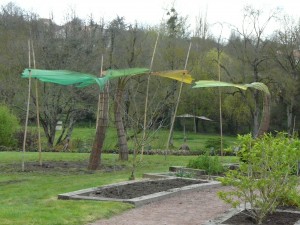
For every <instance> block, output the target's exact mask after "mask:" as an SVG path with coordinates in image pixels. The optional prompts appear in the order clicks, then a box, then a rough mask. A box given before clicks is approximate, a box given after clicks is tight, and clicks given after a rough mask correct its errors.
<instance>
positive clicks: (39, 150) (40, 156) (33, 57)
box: [31, 41, 43, 166]
mask: <svg viewBox="0 0 300 225" xmlns="http://www.w3.org/2000/svg"><path fill="white" fill-rule="evenodd" d="M31 49H32V59H33V68H34V69H36V65H35V53H34V48H33V42H32V41H31ZM35 98H36V122H37V130H38V152H39V165H40V166H42V165H43V162H42V143H41V131H40V108H39V92H38V80H37V79H35Z"/></svg>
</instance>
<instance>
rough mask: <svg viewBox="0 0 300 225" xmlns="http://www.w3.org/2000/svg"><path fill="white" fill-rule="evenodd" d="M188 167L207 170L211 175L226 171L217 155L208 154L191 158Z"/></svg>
mask: <svg viewBox="0 0 300 225" xmlns="http://www.w3.org/2000/svg"><path fill="white" fill-rule="evenodd" d="M187 167H188V168H193V169H202V170H205V171H206V172H207V173H208V174H209V175H218V174H221V173H223V172H224V167H223V166H222V163H221V162H220V160H219V158H218V157H217V156H209V155H208V154H205V155H200V156H198V157H197V158H196V159H191V160H190V161H189V163H188V164H187Z"/></svg>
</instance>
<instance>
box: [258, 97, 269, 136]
mask: <svg viewBox="0 0 300 225" xmlns="http://www.w3.org/2000/svg"><path fill="white" fill-rule="evenodd" d="M270 102H271V97H270V95H266V94H265V95H264V102H263V113H262V118H261V122H260V126H259V129H258V132H257V135H256V137H260V136H261V135H263V134H264V133H266V132H267V131H268V129H269V125H270V108H271V107H270Z"/></svg>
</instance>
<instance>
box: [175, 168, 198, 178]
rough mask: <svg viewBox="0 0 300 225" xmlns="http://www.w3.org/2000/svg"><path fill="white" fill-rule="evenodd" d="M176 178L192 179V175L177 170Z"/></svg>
mask: <svg viewBox="0 0 300 225" xmlns="http://www.w3.org/2000/svg"><path fill="white" fill-rule="evenodd" d="M175 176H176V177H184V178H193V177H194V175H193V174H192V173H189V172H185V171H183V170H179V171H178V172H176V173H175Z"/></svg>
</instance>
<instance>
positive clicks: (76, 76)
mask: <svg viewBox="0 0 300 225" xmlns="http://www.w3.org/2000/svg"><path fill="white" fill-rule="evenodd" d="M149 72H150V70H149V69H148V68H130V69H118V70H106V71H104V72H103V75H104V76H103V77H96V76H95V75H92V74H88V73H80V72H74V71H69V70H41V69H28V68H26V69H24V71H23V73H22V78H29V77H31V78H36V79H39V80H40V81H43V82H49V83H56V84H60V85H74V86H76V87H87V86H89V85H92V84H97V85H98V86H99V88H100V90H102V89H103V88H104V86H105V84H106V83H107V82H108V81H109V80H111V79H116V78H122V77H128V76H134V75H142V74H148V73H149ZM151 75H154V76H160V77H166V78H169V79H173V80H177V81H181V82H183V83H187V84H191V83H192V82H193V80H194V79H193V78H192V76H191V75H190V74H188V71H187V70H174V71H162V72H155V73H151Z"/></svg>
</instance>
